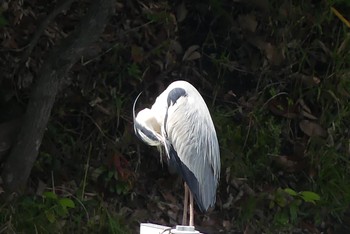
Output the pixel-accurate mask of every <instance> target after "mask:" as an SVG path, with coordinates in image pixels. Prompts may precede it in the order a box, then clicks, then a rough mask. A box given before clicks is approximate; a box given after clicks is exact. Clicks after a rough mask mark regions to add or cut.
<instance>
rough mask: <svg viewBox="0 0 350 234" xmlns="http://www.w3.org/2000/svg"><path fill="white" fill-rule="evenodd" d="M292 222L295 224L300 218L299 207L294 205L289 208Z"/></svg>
mask: <svg viewBox="0 0 350 234" xmlns="http://www.w3.org/2000/svg"><path fill="white" fill-rule="evenodd" d="M289 214H290V220H291V222H292V223H295V222H296V220H297V217H298V206H297V205H296V204H294V203H292V204H291V205H290V207H289Z"/></svg>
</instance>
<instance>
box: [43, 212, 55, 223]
mask: <svg viewBox="0 0 350 234" xmlns="http://www.w3.org/2000/svg"><path fill="white" fill-rule="evenodd" d="M45 216H46V218H47V220H48V221H49V222H50V223H53V222H55V221H56V216H55V213H54V212H53V211H51V210H45Z"/></svg>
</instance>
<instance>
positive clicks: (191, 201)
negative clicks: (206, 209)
mask: <svg viewBox="0 0 350 234" xmlns="http://www.w3.org/2000/svg"><path fill="white" fill-rule="evenodd" d="M189 225H190V226H194V212H193V195H192V192H191V191H190V224H189Z"/></svg>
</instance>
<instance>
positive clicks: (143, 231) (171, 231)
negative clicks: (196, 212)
mask: <svg viewBox="0 0 350 234" xmlns="http://www.w3.org/2000/svg"><path fill="white" fill-rule="evenodd" d="M140 234H200V232H199V231H196V230H195V228H194V226H181V225H176V227H175V228H171V227H167V226H162V225H158V224H153V223H141V226H140Z"/></svg>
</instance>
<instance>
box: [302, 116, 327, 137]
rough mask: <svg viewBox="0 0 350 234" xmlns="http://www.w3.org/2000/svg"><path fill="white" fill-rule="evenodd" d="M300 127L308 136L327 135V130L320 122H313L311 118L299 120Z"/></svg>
mask: <svg viewBox="0 0 350 234" xmlns="http://www.w3.org/2000/svg"><path fill="white" fill-rule="evenodd" d="M299 127H300V129H301V130H302V131H303V132H304V133H305V134H306V135H308V136H310V137H311V136H321V137H326V136H327V131H326V130H324V129H323V128H322V127H321V125H319V124H318V123H315V122H312V121H310V120H306V119H304V120H301V121H300V122H299Z"/></svg>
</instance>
